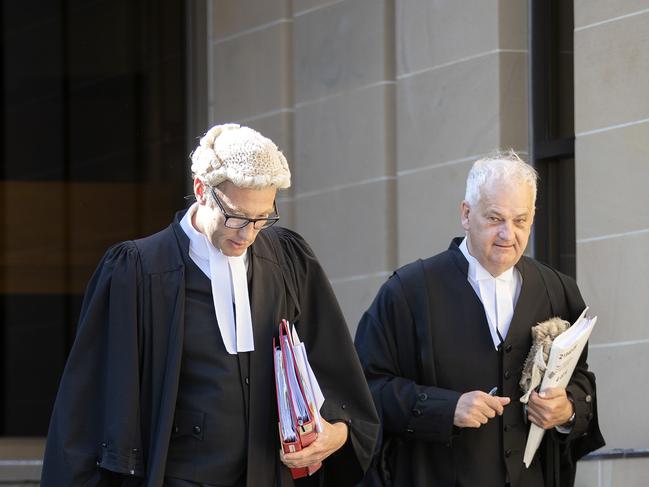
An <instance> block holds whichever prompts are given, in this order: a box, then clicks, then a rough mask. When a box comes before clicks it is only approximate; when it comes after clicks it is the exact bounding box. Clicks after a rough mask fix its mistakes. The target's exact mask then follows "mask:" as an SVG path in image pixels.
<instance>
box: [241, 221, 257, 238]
mask: <svg viewBox="0 0 649 487" xmlns="http://www.w3.org/2000/svg"><path fill="white" fill-rule="evenodd" d="M255 232H256V230H255V227H254V226H253V223H252V222H251V223H248V224H247V225H246V226H245V227H243V228H240V229H239V237H240V238H242V239H244V238H245V239H246V240H251V239H252V237H253V235H254V234H255Z"/></svg>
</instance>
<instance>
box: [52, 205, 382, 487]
mask: <svg viewBox="0 0 649 487" xmlns="http://www.w3.org/2000/svg"><path fill="white" fill-rule="evenodd" d="M180 217H182V215H178V216H177V218H176V222H174V223H173V224H172V225H170V226H169V227H168V228H167V229H165V230H163V231H162V232H159V233H157V234H155V235H152V236H150V237H147V238H144V239H141V240H136V241H130V242H125V243H122V244H118V245H116V246H114V247H113V248H111V249H110V250H109V251H108V252H107V253H106V255H105V256H104V258H103V260H102V261H101V263H100V264H99V267H98V268H97V270H96V271H95V274H94V275H93V277H92V279H91V281H90V283H89V285H88V288H87V290H86V294H85V298H84V303H83V307H82V310H81V316H80V321H79V326H78V329H77V336H76V340H75V343H74V345H73V347H72V350H71V352H70V356H69V359H68V363H67V365H66V368H65V371H64V373H63V377H62V379H61V384H60V389H59V393H58V395H57V399H56V403H55V406H54V412H53V415H52V421H51V424H50V429H49V433H48V438H47V446H46V452H45V459H44V465H43V477H42V483H41V485H42V486H43V487H63V486H66V487H69V486H84V487H86V486H146V487H161V486H162V484H163V478H164V475H165V465H166V460H167V451H168V447H169V439H170V436H171V432H172V431H171V430H172V425H173V420H174V408H175V404H176V396H177V392H178V380H179V374H180V365H181V355H182V350H183V328H184V304H185V286H184V274H185V269H184V265H183V259H182V254H181V252H183V253H185V254H186V253H187V252H188V247H189V239H188V238H187V236H186V235H185V233H184V232H183V230H182V229H181V228H180V225H179V224H178V221H179V218H180ZM250 257H251V260H250V263H251V265H252V266H253V270H252V276H253V277H252V285H251V289H250V296H251V298H250V299H251V312H252V320H253V329H254V332H253V333H254V340H255V351H254V352H252V353H251V354H250V411H249V418H250V419H249V424H248V438H247V441H248V451H247V469H246V475H247V485H248V486H250V487H272V486H275V485H281V486H291V485H293V481H292V480H291V478H290V473H289V471H288V469H287V468H286V467H284V466H283V465H282V464H281V462H280V461H279V453H278V452H279V448H280V446H279V439H278V429H277V406H276V404H277V403H276V399H275V389H274V387H275V386H274V375H273V356H272V340H273V336H275V335H277V330H278V324H279V322H280V320H281V319H282V318H287V319H289V320H291V319H293V320H295V324H296V328H297V330H298V333H299V334H300V338H301V339H302V340H303V341H304V342H305V345H306V348H307V352H308V354H309V360H310V362H311V364H312V366H313V369H314V371H315V373H316V375H317V377H318V380H319V382H320V385H321V387H322V389H323V393H324V395H325V398H326V402H325V404H324V406H323V408H322V411H321V412H322V414H323V417H325V418H326V419H328V420H340V421H346V422H347V423H348V425H349V428H350V437H349V440H348V441H347V444H346V445H345V446H343V448H342V449H341V450H339V451H338V452H336V453H335V454H334V455H332V456H331V457H329V458H328V459H327V460H326V461H325V462H324V468H323V469H322V470H323V471H322V472H321V474H318V475H317V479H310V480H311V481H314V480H316V481H317V482H319V483H320V485H323V484H326V485H330V484H331V485H341V486H345V485H354V484H355V483H356V482H358V480H360V478H361V477H362V473H363V471H364V470H365V469H366V468H367V466H368V464H369V461H370V458H371V453H372V450H373V448H374V443H375V439H376V435H377V432H378V428H379V427H378V419H377V416H376V411H375V409H374V405H373V403H372V398H371V396H370V393H369V390H368V388H367V384H366V382H365V379H364V377H363V372H362V369H361V367H360V364H359V362H358V358H357V356H356V353H355V350H354V348H353V343H352V341H351V338H350V336H349V332H348V329H347V327H346V325H345V321H344V318H343V316H342V313H341V311H340V308H339V306H338V304H337V301H336V299H335V297H334V295H333V292H332V290H331V287H330V285H329V282H328V280H327V278H326V276H325V274H324V271H323V270H322V268H321V267H320V265H319V264H318V262H317V260H316V258H315V257H314V255H313V252H312V251H311V249H310V248H309V246H308V245H307V244H306V242H305V241H304V240H303V239H302V238H301V237H300V236H299V235H297V234H295V233H293V232H291V231H289V230H286V229H282V228H279V227H273V228H269V229H267V230H264V231H262V232H260V234H259V235H258V237H257V239H256V241H255V243H254V244H253V245H252V246H251V253H250ZM215 326H216V323H215ZM241 414H242V416H243V415H244V414H245V413H244V411H242V412H241ZM203 434H204V435H209V434H219V432H218V431H216V432H209V431H204V432H203ZM196 447H197V448H200V444H197V445H196ZM300 483H301V481H298V482H296V484H300Z"/></svg>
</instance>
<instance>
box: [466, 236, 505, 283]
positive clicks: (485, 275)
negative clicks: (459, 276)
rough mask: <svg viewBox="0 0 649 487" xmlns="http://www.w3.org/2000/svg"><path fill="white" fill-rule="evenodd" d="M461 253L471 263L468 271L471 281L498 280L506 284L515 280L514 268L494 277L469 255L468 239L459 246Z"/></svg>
mask: <svg viewBox="0 0 649 487" xmlns="http://www.w3.org/2000/svg"><path fill="white" fill-rule="evenodd" d="M459 247H460V251H461V252H462V255H464V258H465V259H466V260H467V262H468V263H469V270H468V276H469V278H470V279H473V280H474V281H476V282H478V281H483V280H487V279H498V280H501V281H506V282H511V281H513V279H514V268H513V267H510V268H509V269H507V270H506V271H505V272H503V273H502V274H500V275H499V276H496V277H494V276H492V275H491V274H490V273H489V271H488V270H487V269H485V268H484V267H483V266H482V264H480V262H479V261H478V259H476V258H475V257H473V256H472V255H471V254H470V253H469V247H468V246H467V243H466V237H464V239H462V243H460V245H459Z"/></svg>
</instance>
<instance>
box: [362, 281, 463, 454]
mask: <svg viewBox="0 0 649 487" xmlns="http://www.w3.org/2000/svg"><path fill="white" fill-rule="evenodd" d="M415 341H416V335H415V324H414V322H413V318H412V313H411V310H410V308H409V306H408V303H407V300H406V298H405V296H404V294H403V290H402V287H401V283H400V280H399V278H398V276H396V275H393V276H392V277H391V278H390V279H389V280H388V282H386V283H385V284H384V285H383V286H382V288H381V289H380V290H379V293H378V294H377V296H376V298H375V300H374V302H373V303H372V305H371V306H370V308H369V309H368V310H367V311H366V312H365V314H364V315H363V317H362V318H361V320H360V323H359V325H358V331H357V332H356V340H355V343H356V348H357V350H358V355H359V358H360V360H361V363H362V366H363V370H364V371H365V377H366V379H367V381H368V383H369V386H370V390H371V392H372V396H373V398H374V402H375V404H376V407H377V410H378V412H379V416H380V418H381V423H382V426H383V429H384V431H385V432H387V433H390V435H397V436H399V437H400V438H401V439H403V440H406V441H407V440H423V441H431V442H443V443H447V442H448V441H450V440H451V438H452V437H453V435H454V432H455V430H454V427H453V417H454V414H455V407H456V405H457V401H458V399H459V397H460V395H461V394H460V393H459V392H457V391H452V390H449V389H443V388H439V387H434V386H427V385H422V384H418V383H417V382H416V381H415V380H414V378H416V377H417V376H418V373H417V359H416V356H417V350H418V346H417V345H416V343H415Z"/></svg>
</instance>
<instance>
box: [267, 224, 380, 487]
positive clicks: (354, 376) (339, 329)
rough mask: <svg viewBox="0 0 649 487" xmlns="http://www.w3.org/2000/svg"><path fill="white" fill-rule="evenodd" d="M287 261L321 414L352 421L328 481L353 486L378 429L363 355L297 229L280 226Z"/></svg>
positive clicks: (330, 461) (330, 465)
mask: <svg viewBox="0 0 649 487" xmlns="http://www.w3.org/2000/svg"><path fill="white" fill-rule="evenodd" d="M278 236H279V237H280V241H281V242H282V248H283V250H284V252H285V256H286V259H285V260H286V262H285V265H287V266H290V269H288V271H289V273H290V274H292V275H293V276H294V277H295V283H296V288H297V294H298V301H299V306H300V315H299V318H298V319H297V321H296V323H295V326H296V328H297V331H298V333H299V335H300V339H301V340H302V341H303V342H304V344H305V346H306V349H307V354H308V357H309V362H310V364H311V366H312V367H313V370H314V373H315V375H316V377H317V379H318V383H319V384H320V387H321V388H322V392H323V394H324V396H325V403H324V405H323V406H322V409H321V413H322V416H323V417H324V418H325V419H326V420H327V421H330V422H335V421H344V422H346V423H347V425H348V426H349V438H348V441H347V443H346V444H345V445H344V446H343V447H342V448H341V449H340V450H338V451H337V452H335V453H334V454H333V455H331V456H330V457H329V458H327V459H326V460H325V462H324V467H325V471H324V475H325V479H326V484H327V485H337V486H347V485H349V486H352V485H355V484H356V483H357V482H359V481H360V480H361V478H362V477H363V474H364V472H365V471H366V470H367V468H368V466H369V464H370V461H371V458H372V454H373V450H374V446H375V443H376V437H377V434H378V429H379V422H378V417H377V414H376V410H375V408H374V404H373V402H372V397H371V395H370V392H369V390H368V387H367V383H366V382H365V378H364V376H363V371H362V369H361V366H360V363H359V360H358V356H357V355H356V351H355V350H354V345H353V342H352V339H351V336H350V334H349V330H348V328H347V325H346V323H345V318H344V317H343V314H342V311H341V310H340V307H339V305H338V302H337V300H336V297H335V295H334V293H333V290H332V288H331V285H330V283H329V280H328V279H327V276H326V275H325V272H324V270H323V269H322V267H321V266H320V264H319V263H318V261H317V259H316V257H315V255H314V253H313V251H312V250H311V248H310V247H309V245H308V244H307V243H306V242H305V241H304V240H303V239H302V237H300V236H299V235H298V234H296V233H294V232H292V231H290V230H287V229H278Z"/></svg>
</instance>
